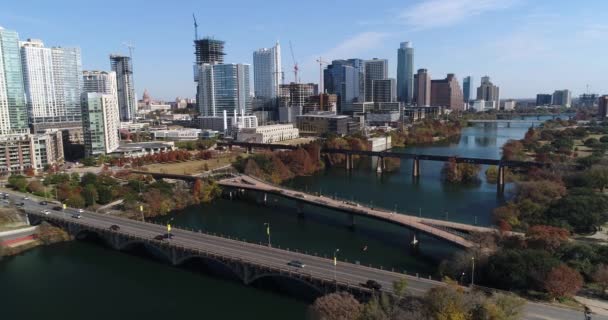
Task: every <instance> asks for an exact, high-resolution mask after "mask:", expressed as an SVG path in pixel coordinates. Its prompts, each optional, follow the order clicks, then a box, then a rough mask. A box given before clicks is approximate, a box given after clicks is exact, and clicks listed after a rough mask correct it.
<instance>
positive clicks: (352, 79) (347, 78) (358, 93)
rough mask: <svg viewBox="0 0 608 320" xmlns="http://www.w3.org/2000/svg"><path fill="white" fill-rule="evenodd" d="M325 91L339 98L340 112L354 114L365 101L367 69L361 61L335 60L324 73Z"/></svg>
mask: <svg viewBox="0 0 608 320" xmlns="http://www.w3.org/2000/svg"><path fill="white" fill-rule="evenodd" d="M323 76H324V81H323V82H324V84H325V90H326V91H327V93H330V94H331V93H333V94H336V95H337V96H338V112H340V113H344V112H352V103H353V102H363V101H364V100H365V67H364V63H363V60H361V59H349V60H333V61H332V62H331V64H329V65H328V66H327V68H326V69H325V70H324V71H323Z"/></svg>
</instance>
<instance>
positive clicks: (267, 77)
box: [253, 42, 281, 99]
mask: <svg viewBox="0 0 608 320" xmlns="http://www.w3.org/2000/svg"><path fill="white" fill-rule="evenodd" d="M280 84H281V46H280V45H279V43H278V42H277V44H276V45H275V46H274V47H272V48H263V49H259V50H256V51H254V52H253V88H254V90H255V96H256V98H263V99H274V98H276V97H277V96H278V95H279V85H280Z"/></svg>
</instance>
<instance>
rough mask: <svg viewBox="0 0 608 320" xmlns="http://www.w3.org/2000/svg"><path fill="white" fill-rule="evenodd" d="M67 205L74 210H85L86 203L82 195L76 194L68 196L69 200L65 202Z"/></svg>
mask: <svg viewBox="0 0 608 320" xmlns="http://www.w3.org/2000/svg"><path fill="white" fill-rule="evenodd" d="M65 203H66V204H67V205H68V206H70V207H73V208H84V207H85V202H84V198H83V197H82V195H80V194H77V193H74V194H70V195H69V196H68V198H67V199H66V200H65Z"/></svg>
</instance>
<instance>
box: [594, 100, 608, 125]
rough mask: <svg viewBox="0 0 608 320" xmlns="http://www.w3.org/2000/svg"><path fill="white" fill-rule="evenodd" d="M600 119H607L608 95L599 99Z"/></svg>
mask: <svg viewBox="0 0 608 320" xmlns="http://www.w3.org/2000/svg"><path fill="white" fill-rule="evenodd" d="M597 105H598V115H597V117H598V120H600V121H605V120H606V117H608V95H605V96H601V97H599V99H598V104H597Z"/></svg>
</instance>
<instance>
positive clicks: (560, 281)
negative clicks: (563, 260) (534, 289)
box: [544, 264, 583, 299]
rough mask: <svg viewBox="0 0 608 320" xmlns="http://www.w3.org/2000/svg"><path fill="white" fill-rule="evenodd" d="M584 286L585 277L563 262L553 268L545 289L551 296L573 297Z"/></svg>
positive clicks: (545, 283) (546, 280)
mask: <svg viewBox="0 0 608 320" xmlns="http://www.w3.org/2000/svg"><path fill="white" fill-rule="evenodd" d="M582 286H583V277H582V276H581V275H580V273H578V272H577V271H576V270H573V269H572V268H570V267H568V266H566V265H565V264H561V265H559V266H557V267H555V268H553V269H552V270H551V272H549V274H548V275H547V278H546V279H545V282H544V289H545V290H546V291H547V292H548V293H549V295H550V296H551V298H553V299H555V298H562V297H571V296H573V295H575V294H576V293H577V292H578V291H579V290H580V289H581V287H582Z"/></svg>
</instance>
